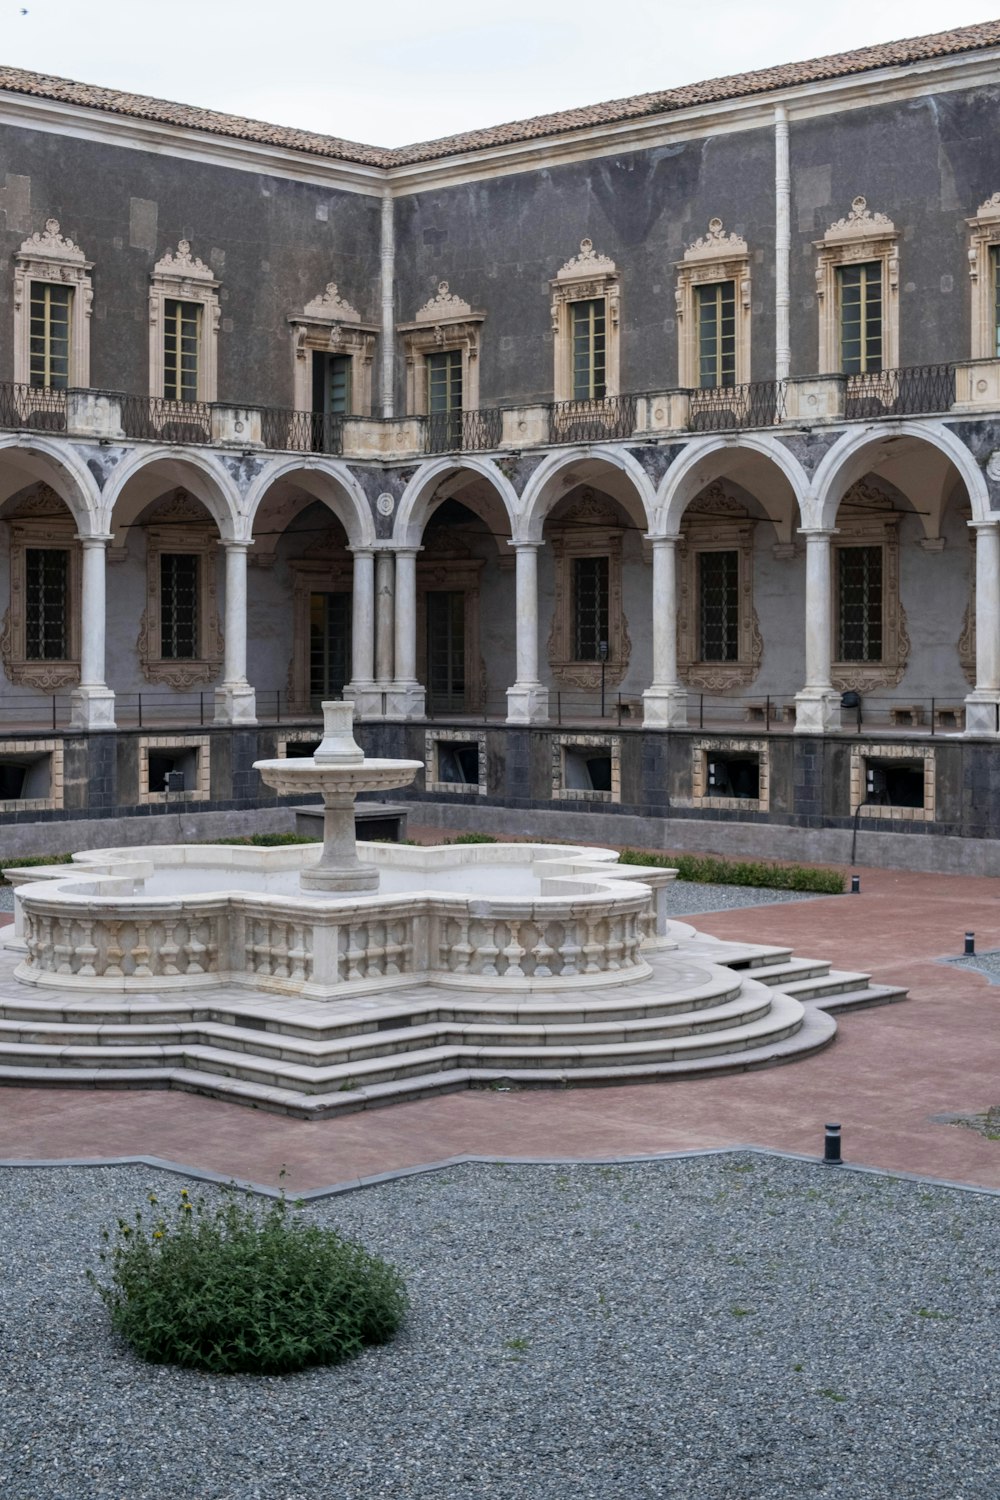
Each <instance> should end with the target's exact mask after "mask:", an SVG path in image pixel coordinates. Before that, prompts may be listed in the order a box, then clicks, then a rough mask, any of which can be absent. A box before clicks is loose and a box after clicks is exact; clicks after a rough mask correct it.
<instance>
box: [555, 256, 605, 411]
mask: <svg viewBox="0 0 1000 1500" xmlns="http://www.w3.org/2000/svg"><path fill="white" fill-rule="evenodd" d="M549 286H550V288H551V301H550V312H551V316H552V336H553V346H554V356H555V364H554V371H553V380H552V388H553V400H555V401H572V400H573V319H572V312H571V306H572V304H573V303H574V302H590V301H597V300H600V299H603V301H604V307H605V320H604V329H605V332H604V339H605V351H604V396H605V398H607V397H609V396H617V395H618V394H619V393H620V391H621V374H620V370H621V280H620V278H619V275H618V268H617V267H616V265H615V263H614V261H613V260H610V259H609V258H608V256H606V255H599V254H598V253H597V251H596V250H595V249H594V245H593V241H592V240H588V239H582V240H581V241H580V251H579V254H578V255H574V256H572V257H571V259H569V260H568V261H567V262H566V264H565V265H564V266H562V267H560V269H559V270H558V271H557V273H556V275H555V276H554V277H553V278H552V280H551V281H550V282H549Z"/></svg>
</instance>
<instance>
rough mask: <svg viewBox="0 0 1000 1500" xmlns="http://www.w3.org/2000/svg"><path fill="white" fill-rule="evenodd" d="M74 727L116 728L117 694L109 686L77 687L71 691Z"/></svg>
mask: <svg viewBox="0 0 1000 1500" xmlns="http://www.w3.org/2000/svg"><path fill="white" fill-rule="evenodd" d="M69 722H70V726H71V728H73V729H114V728H115V695H114V693H113V692H112V691H111V689H110V688H109V687H103V686H101V687H76V688H74V689H73V691H72V693H70V719H69Z"/></svg>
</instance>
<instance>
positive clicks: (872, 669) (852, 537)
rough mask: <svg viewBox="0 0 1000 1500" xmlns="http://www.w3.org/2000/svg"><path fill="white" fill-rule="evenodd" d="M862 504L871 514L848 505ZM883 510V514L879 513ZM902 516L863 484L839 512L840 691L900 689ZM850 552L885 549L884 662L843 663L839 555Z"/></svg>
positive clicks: (833, 604)
mask: <svg viewBox="0 0 1000 1500" xmlns="http://www.w3.org/2000/svg"><path fill="white" fill-rule="evenodd" d="M852 499H854V500H861V501H863V502H864V503H865V504H866V506H868V507H869V508H870V513H869V514H867V515H864V514H855V515H851V514H850V513H849V512H845V510H844V505H845V502H848V501H850V500H852ZM874 507H880V509H874ZM900 519H901V517H900V516H899V514H898V513H897V512H896V511H895V510H894V509H893V506H892V501H891V500H890V499H889V497H888V496H887V495H884V494H883V493H882V492H881V490H879V489H876V488H875V487H874V486H872V485H869V484H866V483H865V481H864V480H859V481H858V483H857V484H855V485H852V486H851V488H850V489H849V490H848V491H847V493H846V494H845V495H844V497H843V499H842V500H841V502H840V509H839V511H838V513H837V529H836V531H835V532H834V533H833V535H832V537H831V557H830V671H831V678H830V680H831V682H832V684H833V686H834V687H835V688H836V689H837V691H838V692H840V693H844V692H858V693H862V694H864V693H871V692H874V691H875V690H876V689H877V688H884V687H896V686H898V684H899V683H900V682H901V681H902V678H903V674H904V672H905V671H906V664H907V661H908V660H909V656H910V637H909V632H908V631H907V628H906V612H905V610H904V609H903V605H902V600H901V598H900V588H899V567H900V562H899V523H900ZM845 547H881V549H882V658H881V660H880V661H868V662H865V661H840V660H839V658H838V657H837V644H838V641H839V638H840V618H839V611H840V590H839V588H838V586H837V566H838V563H837V553H838V552H839V551H842V550H843V549H844V548H845Z"/></svg>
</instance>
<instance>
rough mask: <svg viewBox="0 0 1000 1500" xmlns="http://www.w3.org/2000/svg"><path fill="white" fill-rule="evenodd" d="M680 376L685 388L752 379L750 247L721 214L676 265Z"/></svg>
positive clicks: (679, 382)
mask: <svg viewBox="0 0 1000 1500" xmlns="http://www.w3.org/2000/svg"><path fill="white" fill-rule="evenodd" d="M675 301H676V305H677V379H678V384H679V385H680V386H681V387H682V388H683V389H684V390H695V389H697V390H715V389H718V388H719V387H722V386H732V385H745V384H746V383H747V382H748V381H749V379H750V317H751V303H750V252H749V249H748V247H747V242H746V240H745V239H743V238H742V236H740V235H738V234H727V233H726V231H725V230H724V229H723V226H722V220H721V219H718V218H716V219H711V220H710V221H709V225H708V232H707V233H706V234H704V235H702V237H701V239H698V240H695V241H694V243H693V244H692V245H689V246H688V248H687V249H686V250H685V252H684V258H683V260H681V261H679V262H678V265H677V291H676V293H675Z"/></svg>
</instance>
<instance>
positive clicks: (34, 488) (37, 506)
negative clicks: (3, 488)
mask: <svg viewBox="0 0 1000 1500" xmlns="http://www.w3.org/2000/svg"><path fill="white" fill-rule="evenodd" d="M29 516H30V517H31V518H32V519H35V520H37V519H38V518H39V517H42V516H52V517H53V518H55V519H58V520H60V521H64V520H66V518H67V516H68V512H67V509H66V506H65V504H64V503H63V501H62V500H60V498H59V496H58V495H57V494H56V492H55V490H54V489H52V487H51V486H50V485H47V484H45V483H43V482H42V481H39V482H38V483H37V484H32V485H29V486H28V488H27V489H26V490H23V491H22V492H21V496H20V498H19V499H18V500H16V501H15V502H14V504H13V507H12V509H11V510H9V511H8V513H7V515H6V516H5V517H4V519H5V520H7V521H12V520H15V519H20V518H21V517H29Z"/></svg>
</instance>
